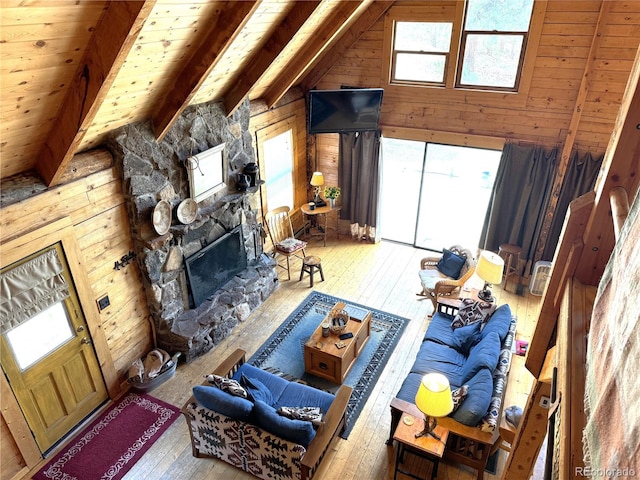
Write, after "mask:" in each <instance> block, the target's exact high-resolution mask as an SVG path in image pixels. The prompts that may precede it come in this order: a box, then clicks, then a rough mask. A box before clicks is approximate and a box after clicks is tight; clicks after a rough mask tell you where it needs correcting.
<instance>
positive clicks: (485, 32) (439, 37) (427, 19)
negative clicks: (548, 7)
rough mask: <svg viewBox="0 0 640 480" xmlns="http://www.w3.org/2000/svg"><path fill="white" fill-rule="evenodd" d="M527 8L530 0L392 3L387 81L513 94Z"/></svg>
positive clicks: (525, 39) (521, 60)
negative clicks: (416, 4) (396, 4)
mask: <svg viewBox="0 0 640 480" xmlns="http://www.w3.org/2000/svg"><path fill="white" fill-rule="evenodd" d="M540 8H544V5H543V6H542V7H540ZM533 10H534V0H509V1H496V0H465V2H464V3H463V2H458V3H456V4H455V5H454V4H452V3H447V2H443V3H442V4H436V3H432V2H430V3H429V4H426V5H425V6H423V7H404V6H398V7H393V8H392V9H391V10H390V11H389V15H388V17H387V23H386V26H385V38H386V41H385V45H386V47H385V48H386V49H387V55H388V59H389V65H390V68H389V78H388V81H389V83H390V84H392V85H414V86H431V87H445V88H451V89H454V88H457V89H474V90H493V91H513V92H517V91H518V88H519V84H520V79H521V76H522V70H523V66H524V59H525V52H526V46H527V44H528V42H529V35H530V33H529V29H530V28H531V18H532V15H533ZM537 35H539V29H538V27H536V36H537Z"/></svg>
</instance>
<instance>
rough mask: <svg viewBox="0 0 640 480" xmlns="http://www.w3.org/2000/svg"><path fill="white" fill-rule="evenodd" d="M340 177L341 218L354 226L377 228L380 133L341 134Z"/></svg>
mask: <svg viewBox="0 0 640 480" xmlns="http://www.w3.org/2000/svg"><path fill="white" fill-rule="evenodd" d="M338 173H339V175H338V178H339V185H340V189H341V191H342V195H341V198H342V211H341V212H340V217H341V218H344V219H348V220H350V221H351V223H352V224H359V225H360V226H362V227H364V226H367V227H376V225H377V220H378V197H379V194H380V132H379V131H371V132H358V133H341V134H340V151H339V162H338Z"/></svg>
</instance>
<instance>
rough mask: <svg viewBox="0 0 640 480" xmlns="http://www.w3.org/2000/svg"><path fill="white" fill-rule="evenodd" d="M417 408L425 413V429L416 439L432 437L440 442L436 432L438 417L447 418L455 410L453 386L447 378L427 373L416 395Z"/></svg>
mask: <svg viewBox="0 0 640 480" xmlns="http://www.w3.org/2000/svg"><path fill="white" fill-rule="evenodd" d="M416 406H417V407H418V409H419V410H420V411H421V412H422V413H424V429H423V430H422V431H421V432H418V433H416V438H419V437H422V436H424V435H431V436H432V437H433V438H435V439H437V440H440V436H439V435H437V434H436V433H435V432H434V430H435V428H436V425H437V424H438V421H437V418H438V417H446V416H447V415H449V414H450V413H451V411H452V410H453V399H452V398H451V386H450V385H449V380H448V379H447V377H445V376H444V375H442V374H441V373H427V374H426V375H425V376H424V377H422V381H421V382H420V387H419V388H418V393H416Z"/></svg>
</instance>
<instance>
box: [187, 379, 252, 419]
mask: <svg viewBox="0 0 640 480" xmlns="http://www.w3.org/2000/svg"><path fill="white" fill-rule="evenodd" d="M193 396H194V397H195V398H196V400H198V403H199V404H200V405H202V406H203V407H205V408H208V409H209V410H213V411H214V412H218V413H221V414H222V415H225V416H227V417H230V418H234V419H236V420H240V421H243V422H246V421H248V420H249V418H250V417H251V412H252V410H253V403H251V402H250V401H249V400H247V399H246V398H242V397H236V396H234V395H231V394H230V393H227V392H224V391H222V390H220V389H219V388H217V387H209V386H207V385H197V386H195V387H193Z"/></svg>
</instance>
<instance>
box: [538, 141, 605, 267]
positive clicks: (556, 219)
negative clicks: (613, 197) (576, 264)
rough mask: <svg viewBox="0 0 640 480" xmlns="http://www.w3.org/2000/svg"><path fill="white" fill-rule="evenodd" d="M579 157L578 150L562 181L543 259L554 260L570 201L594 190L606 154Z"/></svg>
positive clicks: (574, 153) (572, 157)
mask: <svg viewBox="0 0 640 480" xmlns="http://www.w3.org/2000/svg"><path fill="white" fill-rule="evenodd" d="M579 157H580V156H579V154H578V152H577V151H575V152H573V153H572V154H571V161H570V163H569V167H568V169H567V173H566V174H565V176H564V180H563V181H562V187H561V188H560V195H559V196H558V204H557V205H556V209H555V212H554V214H553V220H552V221H551V227H550V228H549V234H548V236H547V243H546V245H545V246H544V251H543V253H542V260H553V255H554V254H555V251H556V247H557V246H558V240H559V238H560V232H561V231H562V225H563V224H564V217H565V215H566V214H567V209H568V208H569V203H571V201H572V200H574V199H576V198H578V197H579V196H580V195H584V194H585V193H587V192H589V191H591V190H593V187H594V186H595V184H596V180H597V178H598V173H599V172H600V166H601V165H602V159H603V158H604V155H603V156H601V157H600V158H598V159H594V158H593V157H592V156H591V153H590V152H587V153H586V154H584V155H583V156H582V158H579Z"/></svg>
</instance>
